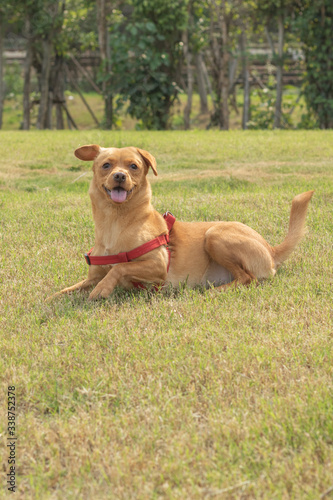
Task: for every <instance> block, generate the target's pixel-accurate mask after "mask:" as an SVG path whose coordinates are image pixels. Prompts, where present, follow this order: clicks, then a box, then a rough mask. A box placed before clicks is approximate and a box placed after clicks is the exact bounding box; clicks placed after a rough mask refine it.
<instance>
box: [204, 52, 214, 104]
mask: <svg viewBox="0 0 333 500" xmlns="http://www.w3.org/2000/svg"><path fill="white" fill-rule="evenodd" d="M201 67H202V74H203V76H204V79H205V82H206V86H207V90H208V94H209V95H210V97H211V99H212V103H213V109H214V112H215V111H216V108H215V99H214V94H213V88H212V84H211V81H210V79H209V74H208V71H207V66H206V64H205V61H204V59H203V57H202V56H201Z"/></svg>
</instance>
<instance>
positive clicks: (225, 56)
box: [220, 0, 229, 130]
mask: <svg viewBox="0 0 333 500" xmlns="http://www.w3.org/2000/svg"><path fill="white" fill-rule="evenodd" d="M226 16H227V13H226V5H225V0H222V19H221V31H222V43H223V47H222V74H221V77H222V80H221V97H222V109H221V112H222V124H221V123H220V128H221V129H222V130H229V104H228V97H229V75H228V73H229V53H228V46H229V39H228V25H227V17H226ZM221 125H222V126H221Z"/></svg>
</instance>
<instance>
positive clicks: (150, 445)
mask: <svg viewBox="0 0 333 500" xmlns="http://www.w3.org/2000/svg"><path fill="white" fill-rule="evenodd" d="M89 143H99V144H101V145H104V146H117V147H122V146H126V145H136V146H138V147H141V148H143V149H147V150H149V151H150V152H151V153H152V154H153V155H154V156H155V157H156V159H157V164H158V171H159V176H158V177H157V178H153V175H152V174H150V180H151V182H152V187H153V203H154V206H155V208H156V209H157V210H159V211H160V212H161V213H162V212H164V211H165V210H167V209H169V210H171V211H172V212H173V213H174V214H175V216H176V217H177V218H179V219H181V220H186V221H192V220H218V219H223V220H238V221H241V222H244V223H246V224H248V225H250V226H251V227H253V228H254V229H256V230H257V231H259V232H260V233H261V234H262V235H263V236H264V237H265V238H266V239H267V240H268V241H269V242H270V243H271V244H273V245H275V244H278V243H280V242H281V241H282V239H283V237H284V235H285V234H286V230H287V228H288V218H289V212H290V204H291V200H292V198H293V196H295V195H296V194H298V193H301V192H302V191H306V190H310V189H315V190H316V192H315V194H314V197H313V199H312V201H311V204H310V207H309V212H308V217H307V227H308V233H307V235H306V237H305V239H304V240H303V242H302V243H301V245H300V246H299V247H298V248H297V249H296V251H295V252H294V253H293V254H292V256H291V258H290V259H289V260H288V261H287V262H286V263H285V264H284V265H283V267H282V268H281V269H280V270H279V271H278V273H277V275H276V277H275V278H274V279H272V280H268V281H265V282H262V283H260V285H259V286H257V287H255V286H251V287H249V288H246V287H241V288H239V289H236V290H230V291H229V292H224V293H221V294H218V293H217V294H216V295H211V294H207V293H204V292H203V291H202V290H201V289H194V290H191V289H188V288H187V287H186V286H183V287H181V288H180V289H178V290H175V291H168V292H162V293H159V294H156V293H148V292H146V291H135V292H132V293H126V292H123V291H121V290H118V291H117V292H116V293H115V294H114V295H113V296H112V297H111V298H109V299H107V300H104V301H98V302H93V303H91V302H88V301H87V296H86V295H84V294H82V295H81V294H79V293H76V294H73V295H71V296H64V297H61V298H60V299H56V300H54V301H53V302H51V303H45V302H44V300H45V298H46V297H47V296H49V295H51V294H52V293H54V292H56V291H58V290H60V289H61V288H63V287H65V286H69V285H72V284H74V283H76V282H77V281H79V280H80V279H83V278H84V277H85V276H86V274H87V266H86V263H85V261H84V259H83V253H84V252H85V251H87V250H89V249H90V248H91V246H92V245H93V242H94V228H93V221H92V216H91V208H90V200H89V197H88V194H87V189H88V185H89V181H90V179H91V171H90V169H91V165H90V164H89V163H83V162H80V161H79V160H77V159H76V158H75V157H74V156H73V150H74V149H75V148H76V147H78V146H79V145H83V144H89ZM0 150H1V159H0V206H1V221H0V222H1V226H0V234H1V255H0V259H1V267H0V273H1V274H0V276H1V298H0V327H1V328H0V331H1V334H0V335H1V336H0V352H1V358H0V374H1V405H2V410H3V411H2V415H3V417H2V418H1V422H0V432H1V440H2V443H3V445H4V447H3V449H4V455H3V466H2V471H3V474H2V478H3V479H2V485H1V490H0V498H7V497H8V493H10V492H8V491H7V486H6V474H7V473H8V472H9V465H8V463H7V460H8V453H9V452H8V448H7V449H6V446H5V445H6V444H7V438H8V432H7V419H6V410H7V389H8V386H15V392H16V405H17V418H16V420H17V422H16V424H17V427H16V436H17V442H16V443H17V444H16V454H17V463H16V465H17V469H16V475H17V483H16V484H17V497H18V498H22V499H24V500H25V499H43V500H44V499H66V500H67V499H95V498H98V499H99V500H104V499H105V500H106V499H110V498H112V499H113V498H114V499H124V500H128V499H140V500H145V499H161V498H169V499H181V500H183V499H191V500H192V499H194V500H195V499H211V498H214V499H215V498H216V499H240V498H242V499H252V498H255V499H258V498H260V499H267V500H270V499H289V498H292V499H319V498H329V497H330V498H332V495H333V491H332V490H331V491H330V488H331V486H332V485H333V479H332V478H333V418H332V415H333V380H332V375H333V352H332V344H333V336H332V334H333V300H332V299H333V294H332V280H333V278H332V277H333V263H332V262H333V258H332V257H333V252H332V248H333V217H332V215H333V210H332V207H333V204H332V202H333V167H332V161H333V132H324V131H293V132H278V131H276V132H267V131H266V132H259V131H252V132H241V131H233V132H226V133H223V132H218V131H208V132H206V131H193V132H134V131H133V132H103V131H99V130H96V131H81V132H68V131H64V132H50V131H45V132H27V133H24V132H12V131H6V132H1V134H0Z"/></svg>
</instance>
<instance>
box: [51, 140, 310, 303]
mask: <svg viewBox="0 0 333 500" xmlns="http://www.w3.org/2000/svg"><path fill="white" fill-rule="evenodd" d="M75 155H76V156H77V157H78V158H79V159H81V160H85V161H92V160H93V161H94V164H93V172H94V176H93V179H92V182H91V185H90V189H89V195H90V198H91V203H92V210H93V216H94V221H95V245H94V248H93V250H92V252H91V256H103V255H113V254H118V253H119V252H129V251H130V250H133V249H135V248H137V247H139V246H140V245H142V244H144V243H146V242H148V241H150V240H152V239H154V238H156V237H157V236H160V235H163V234H167V232H168V229H167V224H166V221H165V219H164V218H163V217H162V215H160V214H159V213H158V212H156V210H154V208H153V207H152V205H151V188H150V184H149V182H148V180H147V177H146V176H147V173H148V170H149V167H151V168H152V170H153V172H154V174H155V175H157V171H156V161H155V158H154V157H153V156H152V155H151V154H150V153H148V152H147V151H143V150H141V149H138V148H134V147H129V148H121V149H117V148H101V147H100V146H97V145H95V144H93V145H89V146H82V147H80V148H78V149H77V150H76V151H75ZM312 194H313V191H308V192H306V193H302V194H299V195H298V196H296V197H295V198H294V199H293V202H292V207H291V214H290V222H289V231H288V234H287V236H286V238H285V240H284V241H283V242H282V243H281V244H280V245H277V246H276V247H271V246H270V245H269V244H268V243H267V242H266V241H265V240H264V238H262V236H260V234H258V233H257V232H256V231H254V230H253V229H251V228H250V227H248V226H245V225H244V224H242V223H240V222H180V221H176V222H175V223H174V225H173V228H172V231H171V233H170V243H169V249H170V251H171V262H170V268H169V271H168V272H167V267H168V260H169V255H168V251H167V248H166V245H162V246H159V247H158V248H156V249H154V250H152V251H149V252H148V253H146V254H144V255H142V256H140V257H138V258H136V259H135V260H133V261H131V262H125V263H119V264H116V265H90V266H89V272H88V278H87V279H85V280H84V281H81V282H80V283H77V284H76V285H74V286H71V287H69V288H65V289H64V290H62V291H61V292H58V293H57V294H55V295H56V296H57V295H60V294H62V293H69V292H72V291H74V290H85V289H88V288H89V287H91V286H92V285H97V286H96V287H95V289H94V290H93V291H92V292H91V293H90V296H89V299H96V298H98V297H107V296H108V295H110V294H111V293H112V292H113V290H114V289H115V287H116V286H118V285H120V286H122V287H123V288H125V289H130V288H133V282H140V283H143V284H163V283H166V284H167V283H171V284H172V285H173V286H178V285H179V283H180V282H184V281H186V282H187V284H188V285H189V286H194V285H196V284H203V285H205V286H208V287H209V286H211V285H214V286H215V287H216V289H218V290H223V289H226V288H228V287H230V286H231V285H238V284H243V285H248V284H249V283H251V282H252V281H254V280H257V279H261V278H268V277H269V276H274V274H275V273H276V270H277V268H278V267H279V265H280V264H281V263H282V262H283V261H284V260H286V259H287V258H288V257H289V255H290V254H291V252H292V251H293V249H294V248H295V246H296V245H297V243H298V242H299V241H300V240H301V238H302V236H303V233H304V223H305V217H306V211H307V207H308V203H309V201H310V199H311V197H312Z"/></svg>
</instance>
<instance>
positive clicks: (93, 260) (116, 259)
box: [84, 211, 176, 288]
mask: <svg viewBox="0 0 333 500" xmlns="http://www.w3.org/2000/svg"><path fill="white" fill-rule="evenodd" d="M163 217H164V219H165V221H166V223H167V226H168V233H167V234H162V235H161V236H157V238H154V239H153V240H150V241H148V242H147V243H144V244H143V245H140V246H139V247H137V248H134V250H131V251H130V252H120V253H117V254H115V255H103V256H95V255H91V252H92V250H93V249H91V250H89V252H88V253H85V254H84V258H85V259H86V262H87V264H88V265H89V266H90V265H93V266H107V265H110V264H120V263H121V262H130V261H131V260H134V259H137V258H138V257H141V255H144V254H146V253H148V252H151V251H152V250H155V248H158V247H160V246H162V245H166V247H167V250H168V254H169V261H168V268H167V270H168V271H169V267H170V250H169V247H168V244H169V234H170V232H171V229H172V226H173V225H174V222H175V220H176V217H174V216H173V215H172V213H171V212H169V211H168V212H165V214H163ZM133 285H134V286H135V287H136V288H146V287H145V286H144V285H143V284H142V283H137V282H133Z"/></svg>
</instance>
